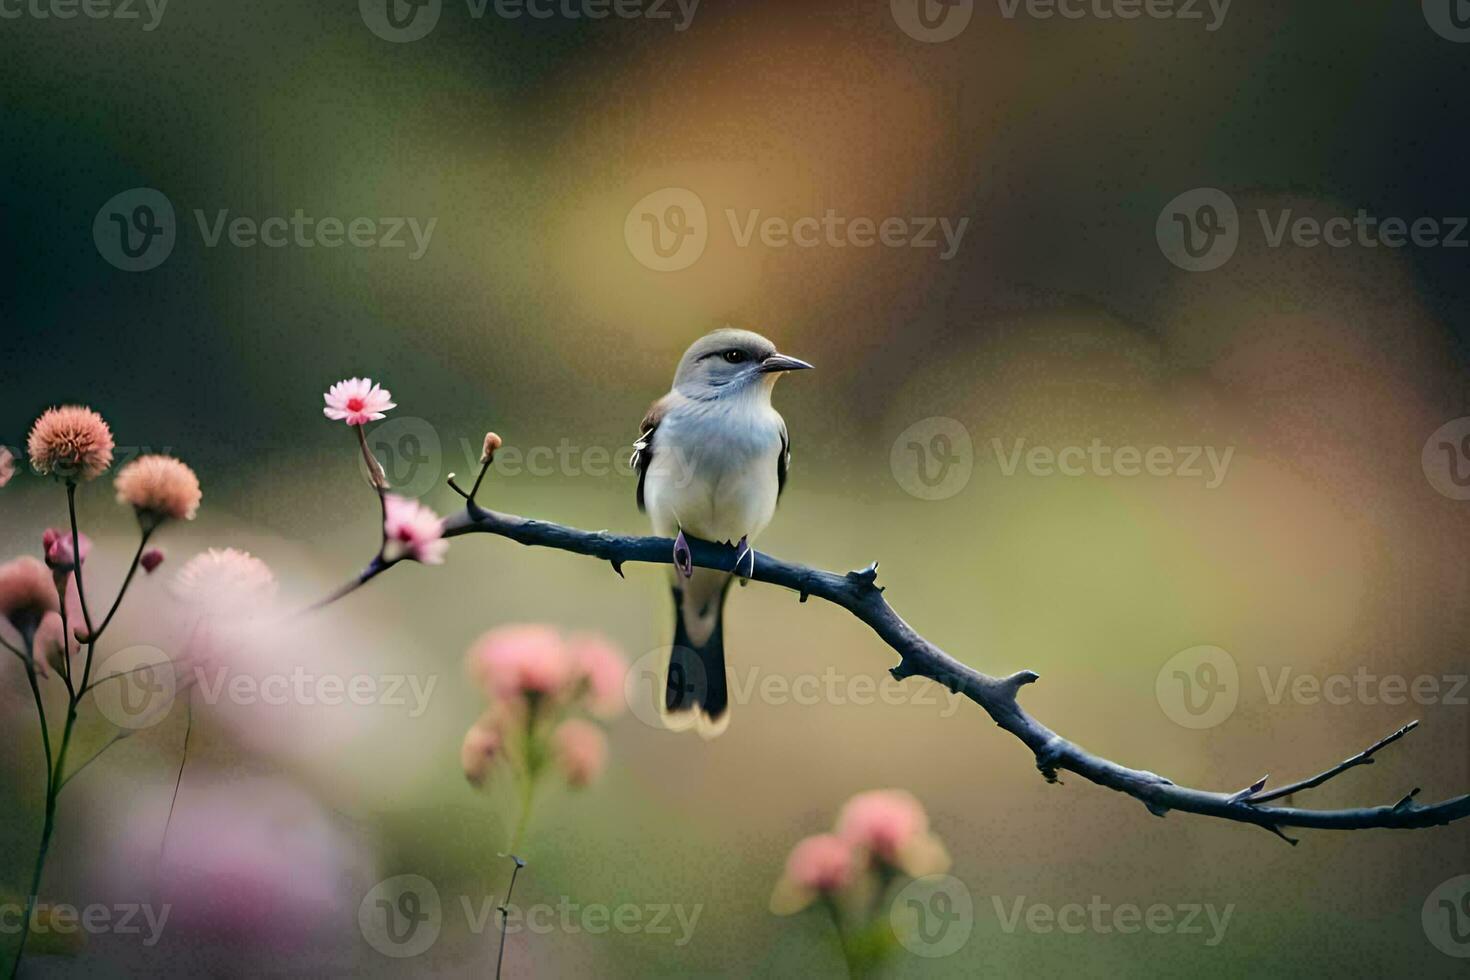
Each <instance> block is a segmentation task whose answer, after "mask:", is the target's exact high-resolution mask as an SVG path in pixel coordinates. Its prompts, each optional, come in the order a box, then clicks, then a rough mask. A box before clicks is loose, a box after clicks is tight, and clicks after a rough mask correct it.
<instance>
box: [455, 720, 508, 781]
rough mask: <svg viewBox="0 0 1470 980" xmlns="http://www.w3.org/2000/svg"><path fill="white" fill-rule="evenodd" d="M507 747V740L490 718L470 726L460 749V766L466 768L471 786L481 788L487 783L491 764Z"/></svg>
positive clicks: (465, 771)
mask: <svg viewBox="0 0 1470 980" xmlns="http://www.w3.org/2000/svg"><path fill="white" fill-rule="evenodd" d="M504 747H505V740H504V739H503V738H502V737H501V735H500V730H499V729H498V728H496V727H495V726H494V725H493V724H492V723H491V722H490V721H489V720H488V718H481V719H480V720H479V721H477V722H475V723H474V724H473V725H471V726H470V730H469V731H467V732H465V736H464V744H463V745H461V746H460V749H459V764H460V765H461V766H463V767H464V778H465V779H467V780H469V782H470V785H471V786H475V787H479V786H483V785H484V783H485V777H486V776H487V775H489V773H490V764H491V763H493V762H494V761H495V758H496V756H498V755H500V751H501V749H502V748H504Z"/></svg>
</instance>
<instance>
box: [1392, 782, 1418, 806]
mask: <svg viewBox="0 0 1470 980" xmlns="http://www.w3.org/2000/svg"><path fill="white" fill-rule="evenodd" d="M1420 788H1421V787H1418V786H1415V787H1414V788H1413V789H1411V790H1410V791H1409V795H1408V796H1406V797H1404V798H1403V799H1402V800H1399V801H1398V802H1397V803H1395V804H1394V805H1393V812H1394V813H1403V812H1404V811H1405V810H1411V809H1413V808H1414V797H1416V796H1418V795H1419V790H1420Z"/></svg>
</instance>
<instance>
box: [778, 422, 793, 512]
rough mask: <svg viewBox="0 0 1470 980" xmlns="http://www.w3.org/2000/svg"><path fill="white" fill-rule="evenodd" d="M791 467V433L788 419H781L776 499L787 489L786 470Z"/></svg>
mask: <svg viewBox="0 0 1470 980" xmlns="http://www.w3.org/2000/svg"><path fill="white" fill-rule="evenodd" d="M789 469H791V435H790V434H789V433H788V432H787V431H786V420H785V419H782V420H781V455H780V456H778V457H776V499H777V500H780V499H781V492H782V491H783V490H785V489H786V472H787V470H789Z"/></svg>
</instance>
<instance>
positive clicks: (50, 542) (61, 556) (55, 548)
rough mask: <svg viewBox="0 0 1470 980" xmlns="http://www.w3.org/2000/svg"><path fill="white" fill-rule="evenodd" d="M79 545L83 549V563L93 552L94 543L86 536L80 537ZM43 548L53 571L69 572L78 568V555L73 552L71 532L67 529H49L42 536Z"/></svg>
mask: <svg viewBox="0 0 1470 980" xmlns="http://www.w3.org/2000/svg"><path fill="white" fill-rule="evenodd" d="M77 543H78V544H80V545H81V547H82V561H86V560H87V555H88V554H90V553H91V551H92V541H91V539H90V538H88V537H87V536H86V535H85V534H82V535H78V537H77ZM41 547H42V548H43V549H44V550H45V552H46V564H47V566H49V567H50V568H51V569H52V570H53V571H58V572H69V571H71V570H72V569H74V568H76V566H77V558H76V553H75V552H74V551H73V550H72V537H71V531H70V530H69V529H66V528H59V527H51V528H47V529H46V530H45V532H44V533H42V535H41Z"/></svg>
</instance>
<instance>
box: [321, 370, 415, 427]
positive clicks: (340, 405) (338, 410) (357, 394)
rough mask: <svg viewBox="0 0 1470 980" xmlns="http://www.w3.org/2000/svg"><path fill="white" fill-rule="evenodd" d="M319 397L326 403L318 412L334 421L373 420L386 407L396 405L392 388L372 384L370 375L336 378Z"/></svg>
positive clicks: (351, 423)
mask: <svg viewBox="0 0 1470 980" xmlns="http://www.w3.org/2000/svg"><path fill="white" fill-rule="evenodd" d="M322 398H323V399H325V400H326V403H327V407H326V408H324V409H322V413H323V414H324V415H326V417H327V418H329V419H331V420H332V421H334V422H346V423H347V424H348V425H366V424H367V423H369V422H376V421H377V420H378V419H380V418H382V417H383V415H384V414H385V413H386V412H387V411H388V410H389V409H393V408H397V407H398V406H397V405H396V404H394V402H393V394H392V392H390V391H388V389H386V388H380V387H378V386H377V385H375V384H373V381H372V379H371V378H349V379H348V380H346V381H338V382H337V383H336V384H334V385H332V387H331V388H329V389H327V393H326V394H325V395H323V396H322Z"/></svg>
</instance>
